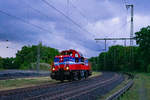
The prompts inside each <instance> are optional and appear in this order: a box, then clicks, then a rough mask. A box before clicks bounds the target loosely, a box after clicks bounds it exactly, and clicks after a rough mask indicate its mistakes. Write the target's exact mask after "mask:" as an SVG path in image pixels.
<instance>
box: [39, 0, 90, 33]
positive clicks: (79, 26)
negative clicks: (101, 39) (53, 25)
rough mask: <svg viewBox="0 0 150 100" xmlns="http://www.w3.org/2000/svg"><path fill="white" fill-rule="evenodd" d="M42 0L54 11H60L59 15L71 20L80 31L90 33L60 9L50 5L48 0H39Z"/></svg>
mask: <svg viewBox="0 0 150 100" xmlns="http://www.w3.org/2000/svg"><path fill="white" fill-rule="evenodd" d="M41 1H43V3H45V4H46V5H48V6H49V7H50V8H52V9H54V10H55V11H57V12H58V13H60V14H61V15H63V16H64V17H65V18H66V19H68V20H69V21H70V22H72V23H73V24H74V25H76V26H77V27H78V28H80V29H81V30H82V31H84V32H87V33H89V34H91V32H89V31H88V30H86V29H84V28H82V26H81V25H79V24H78V23H76V22H75V21H74V20H73V19H72V18H70V17H68V16H67V15H66V14H65V13H63V12H62V11H60V10H59V9H57V8H56V7H55V6H53V5H51V4H50V3H49V2H47V1H46V0H41Z"/></svg>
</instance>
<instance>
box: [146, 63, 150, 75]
mask: <svg viewBox="0 0 150 100" xmlns="http://www.w3.org/2000/svg"><path fill="white" fill-rule="evenodd" d="M147 72H148V73H150V64H149V65H148V67H147Z"/></svg>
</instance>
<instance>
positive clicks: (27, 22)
mask: <svg viewBox="0 0 150 100" xmlns="http://www.w3.org/2000/svg"><path fill="white" fill-rule="evenodd" d="M0 13H2V14H4V15H7V16H9V17H12V18H15V19H17V20H19V21H21V22H23V23H26V24H28V25H31V26H33V27H35V28H37V29H39V30H42V31H46V32H50V31H49V30H46V29H44V28H42V27H40V26H38V25H36V24H33V23H30V22H29V21H27V20H25V19H23V18H21V17H18V16H15V15H12V14H10V13H8V12H5V11H3V10H0ZM50 33H51V32H50Z"/></svg>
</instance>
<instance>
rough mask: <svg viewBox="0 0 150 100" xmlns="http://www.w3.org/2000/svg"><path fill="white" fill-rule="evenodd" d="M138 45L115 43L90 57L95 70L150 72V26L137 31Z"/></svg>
mask: <svg viewBox="0 0 150 100" xmlns="http://www.w3.org/2000/svg"><path fill="white" fill-rule="evenodd" d="M135 39H136V43H137V46H132V47H131V46H127V47H125V46H121V45H115V46H111V47H109V50H108V51H107V52H102V53H100V54H99V56H97V57H92V58H90V59H89V60H90V62H91V64H92V68H93V70H97V71H100V70H105V71H130V72H131V71H138V72H150V26H148V27H144V28H142V29H141V30H140V31H139V32H136V33H135Z"/></svg>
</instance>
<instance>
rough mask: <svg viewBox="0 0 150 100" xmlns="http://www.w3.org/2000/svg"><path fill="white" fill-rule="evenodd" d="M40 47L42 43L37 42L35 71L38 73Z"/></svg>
mask: <svg viewBox="0 0 150 100" xmlns="http://www.w3.org/2000/svg"><path fill="white" fill-rule="evenodd" d="M41 45H42V42H39V44H38V47H37V63H36V70H37V71H39V67H40V47H41Z"/></svg>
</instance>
